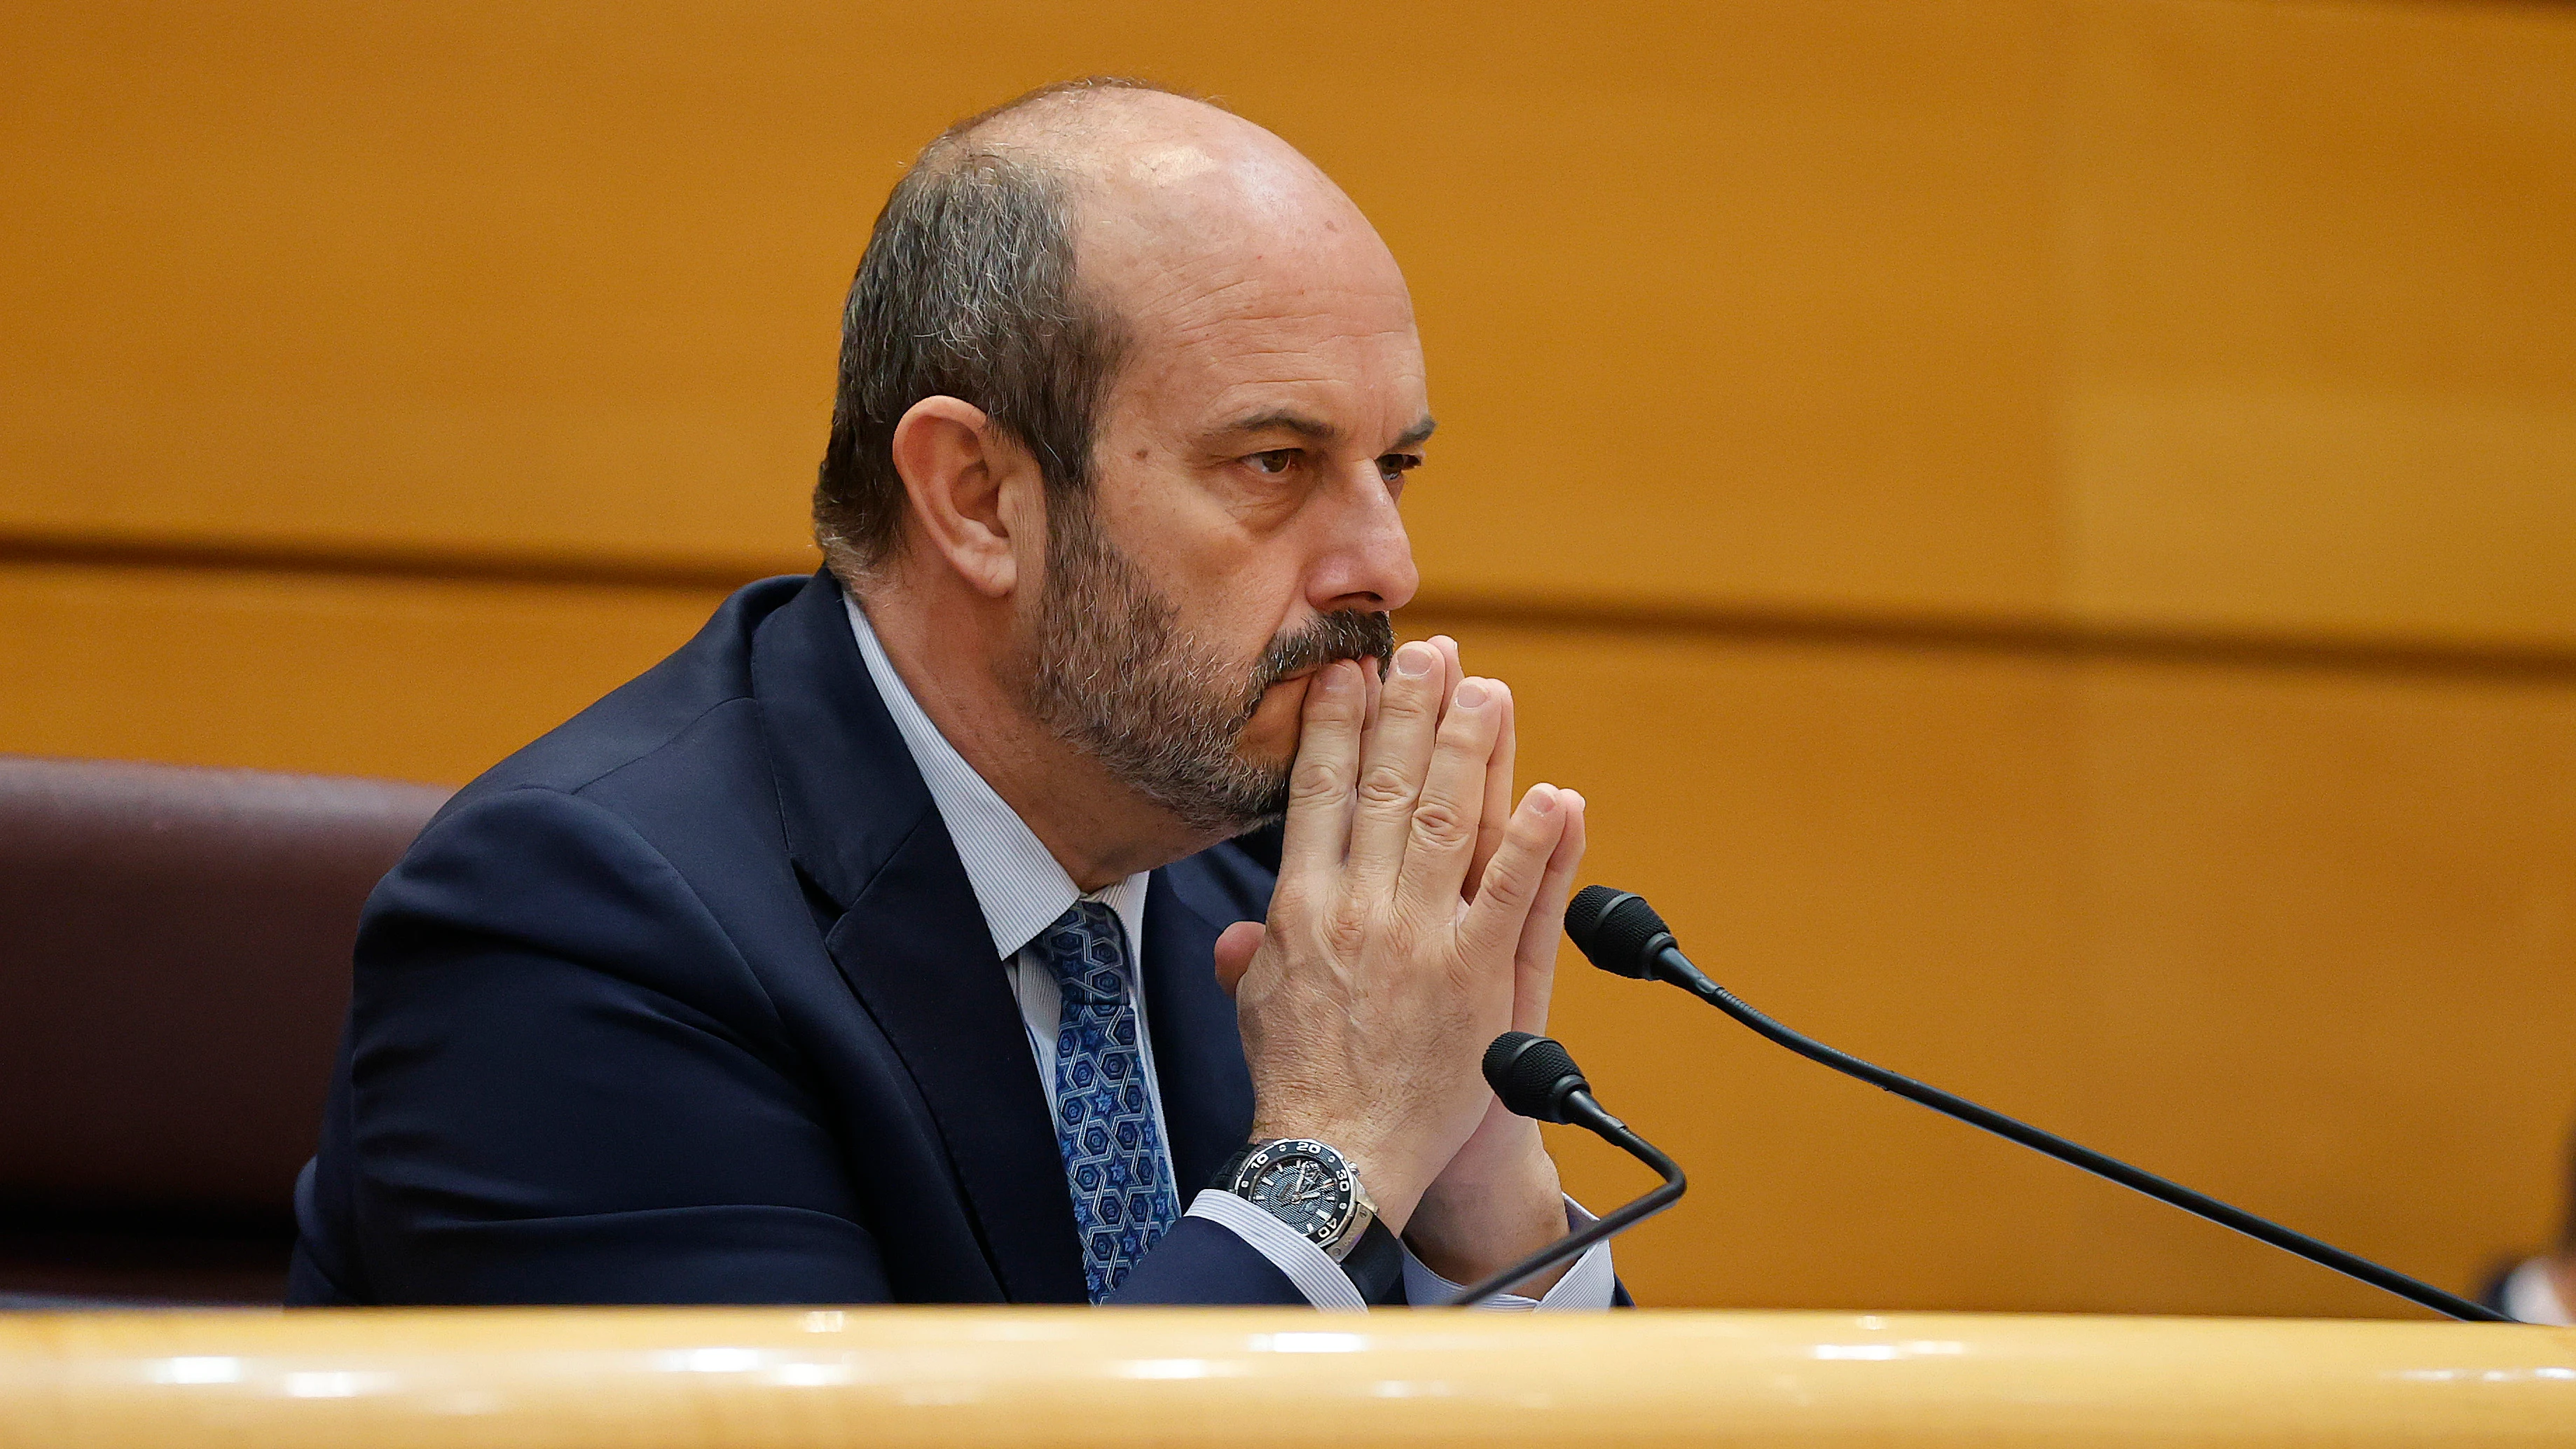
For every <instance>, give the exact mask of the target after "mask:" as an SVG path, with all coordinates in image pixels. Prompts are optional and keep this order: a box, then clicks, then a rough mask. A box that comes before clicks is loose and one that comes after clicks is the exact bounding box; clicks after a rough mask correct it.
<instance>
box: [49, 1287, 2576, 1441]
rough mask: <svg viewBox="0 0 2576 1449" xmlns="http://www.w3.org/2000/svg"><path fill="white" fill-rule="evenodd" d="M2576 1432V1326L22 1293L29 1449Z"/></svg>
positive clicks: (2308, 1437)
mask: <svg viewBox="0 0 2576 1449" xmlns="http://www.w3.org/2000/svg"><path fill="white" fill-rule="evenodd" d="M1505 1442H1519V1443H1528V1444H1536V1445H1551V1446H1557V1445H1562V1446H1575V1445H1581V1446H1590V1445H1679V1444H1727V1445H1752V1444H1795V1445H1812V1446H1830V1445H1844V1444H1850V1445H1862V1444H1866V1445H1871V1446H1879V1449H1892V1446H1913V1445H1922V1446H1934V1445H1942V1446H1947V1445H1959V1446H1965V1445H1978V1446H2013V1445H2039V1444H2052V1445H2054V1444H2070V1445H2071V1444H2081V1445H2095V1446H2098V1445H2110V1446H2118V1445H2149V1444H2153V1445H2159V1446H2169V1445H2185V1444H2226V1445H2256V1444H2261V1445H2286V1444H2332V1445H2338V1446H2349V1449H2366V1446H2375V1445H2396V1444H2442V1445H2506V1444H2512V1445H2542V1444H2548V1445H2557V1446H2565V1445H2569V1444H2576V1330H2568V1329H2550V1328H2529V1327H2522V1326H2518V1325H2515V1326H2497V1325H2477V1324H2442V1323H2382V1322H2367V1323H2365V1322H2321V1321H2282V1320H2257V1319H2179V1318H2094V1317H2074V1316H2064V1317H2059V1316H2041V1315H1981V1314H1899V1313H1890V1314H1884V1315H1858V1316H1855V1315H1851V1314H1826V1313H1682V1312H1640V1313H1619V1314H1609V1315H1590V1316H1575V1317H1547V1318H1534V1317H1506V1316H1499V1315H1481V1314H1479V1315H1469V1314H1453V1313H1382V1314H1377V1315H1374V1316H1371V1317H1368V1318H1358V1317H1326V1316H1321V1315H1316V1314H1287V1313H1276V1312H1234V1311H1198V1310H1191V1311H1128V1312H1085V1311H1082V1310H1039V1311H1028V1310H989V1309H988V1310H978V1309H876V1310H849V1311H819V1312H817V1311H806V1310H778V1309H769V1310H734V1309H722V1310H718V1309H699V1310H691V1309H646V1310H596V1311H588V1310H586V1311H547V1310H504V1311H492V1310H462V1309H456V1310H413V1311H401V1312H392V1311H378V1312H358V1313H294V1314H284V1313H273V1312H270V1313H261V1312H226V1313H214V1312H206V1313H183V1312H172V1313H120V1314H26V1315H0V1445H5V1446H10V1449H16V1446H21V1445H24V1446H36V1445H43V1446H47V1449H128V1446H143V1445H154V1446H159V1445H179V1444H185V1445H191V1446H206V1449H214V1446H236V1445H238V1446H254V1445H255V1446H259V1449H307V1446H313V1449H319V1446H332V1449H345V1446H357V1449H415V1446H422V1449H426V1446H448V1445H457V1446H464V1445H474V1446H491V1445H506V1446H525V1449H538V1446H544V1449H590V1446H603V1449H604V1446H612V1445H613V1446H620V1449H662V1446H669V1449H720V1446H721V1449H785V1446H807V1445H813V1446H822V1445H832V1446H849V1445H871V1446H876V1445H932V1444H937V1445H950V1446H984V1445H992V1446H1005V1445H1007V1446H1010V1449H1038V1446H1053V1445H1066V1446H1090V1445H1101V1446H1117V1449H1143V1446H1153V1445H1179V1444H1212V1443H1224V1444H1227V1445H1230V1446H1261V1445H1297V1446H1300V1449H1313V1446H1317V1445H1329V1446H1335V1449H1341V1446H1369V1445H1395V1444H1407V1445H1413V1444H1496V1443H1505Z"/></svg>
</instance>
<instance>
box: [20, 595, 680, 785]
mask: <svg viewBox="0 0 2576 1449" xmlns="http://www.w3.org/2000/svg"><path fill="white" fill-rule="evenodd" d="M722 597H723V596H722V593H721V592H720V591H712V590H684V589H660V588H632V587H624V588H621V587H615V586H582V587H573V586H565V585H560V584H509V583H488V582H472V581H445V580H421V579H367V578H337V577H329V576H323V577H304V576H294V575H286V576H279V575H274V574H262V573H257V572H251V571H246V570H202V571H195V570H190V571H181V570H173V569H158V568H96V567H73V566H63V565H30V564H15V565H10V564H0V681H5V682H6V683H5V687H0V749H7V750H11V751H15V752H21V753H27V754H49V755H73V756H106V757H109V758H126V759H146V760H174V761H179V762H182V763H188V764H208V765H237V766H248V767H251V768H255V769H269V770H315V771H321V772H325V773H331V774H348V775H383V776H390V777H392V778H395V779H403V780H423V781H428V782H431V783H434V784H446V785H461V784H463V783H465V782H466V781H467V780H470V779H472V778H473V777H474V776H476V775H478V774H481V773H482V772H483V771H484V770H485V769H486V768H488V767H489V766H491V765H492V764H493V763H494V762H496V761H498V760H499V759H500V758H501V757H502V756H503V755H506V754H508V753H509V752H510V751H512V750H514V749H517V748H518V747H519V746H520V745H523V744H525V743H527V742H528V741H529V740H532V739H534V738H536V737H537V736H538V735H539V734H541V733H543V732H545V731H546V730H548V729H551V728H553V727H554V726H555V725H557V724H560V723H562V722H563V721H564V720H565V719H567V718H569V717H570V716H571V715H572V714H573V713H574V712H575V711H577V710H579V709H580V708H581V707H582V706H584V705H586V704H588V703H590V702H591V701H592V700H594V699H597V698H598V697H599V696H600V695H602V694H605V693H607V692H608V691H609V690H611V689H614V688H616V687H617V686H618V685H619V684H621V683H624V682H625V681H626V680H628V679H630V678H632V677H634V676H635V675H637V674H640V673H642V672H643V671H644V670H645V669H647V668H649V667H651V665H652V664H653V662H654V661H655V660H657V659H660V658H661V657H662V656H663V655H665V654H668V653H669V652H671V651H672V650H673V649H676V648H678V647H679V646H680V645H681V644H683V643H685V642H687V640H688V638H689V636H690V635H691V634H694V633H696V632H697V629H698V626H699V625H700V624H702V623H704V622H705V621H706V617H707V615H708V613H709V612H711V611H712V610H713V609H714V607H715V605H716V603H717V601H718V600H719V599H721V598H722Z"/></svg>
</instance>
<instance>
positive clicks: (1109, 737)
mask: <svg viewBox="0 0 2576 1449" xmlns="http://www.w3.org/2000/svg"><path fill="white" fill-rule="evenodd" d="M1051 501H1052V500H1051ZM1065 503H1066V505H1067V506H1065V507H1063V508H1061V509H1053V510H1050V512H1052V513H1057V514H1060V515H1061V516H1062V518H1063V522H1062V524H1061V525H1060V526H1058V525H1056V524H1055V523H1054V522H1053V520H1050V527H1049V530H1048V537H1047V578H1046V586H1045V589H1044V590H1043V591H1042V592H1041V594H1040V595H1039V600H1038V619H1037V628H1036V630H1035V635H1036V637H1035V639H1034V640H1033V641H1032V644H1031V655H1032V657H1031V658H1030V660H1029V663H1028V667H1027V668H1026V669H1024V670H1023V671H1021V678H1022V680H1023V681H1024V682H1023V685H1022V690H1023V694H1024V697H1025V698H1026V700H1027V702H1028V706H1029V710H1030V712H1031V713H1032V714H1034V715H1035V716H1036V717H1037V719H1038V721H1039V722H1040V723H1041V724H1044V725H1045V726H1046V727H1047V728H1048V729H1049V730H1050V731H1052V732H1053V733H1054V735H1055V736H1056V738H1058V739H1060V740H1063V741H1065V742H1066V743H1067V744H1070V745H1072V746H1074V747H1075V748H1076V749H1079V750H1081V751H1083V752H1084V753H1085V754H1088V755H1090V756H1091V757H1092V758H1094V759H1096V760H1098V761H1100V763H1101V764H1102V765H1103V766H1104V767H1106V768H1107V769H1108V771H1109V773H1110V774H1111V775H1112V776H1113V777H1115V778H1116V779H1117V780H1118V781H1119V782H1120V783H1121V784H1123V785H1125V786H1127V787H1128V788H1129V789H1132V790H1134V791H1135V792H1137V793H1138V794H1140V795H1142V796H1144V797H1145V798H1146V799H1148V800H1151V801H1153V802H1154V803H1155V804H1157V805H1160V806H1161V807H1163V808H1164V809H1165V810H1168V811H1170V812H1171V813H1172V814H1173V815H1174V816H1176V817H1177V818H1178V819H1179V820H1180V821H1181V823H1182V824H1183V825H1184V826H1186V827H1188V828H1189V829H1191V830H1193V831H1195V832H1198V833H1200V834H1203V835H1206V836H1209V837H1211V838H1215V839H1224V838H1227V837H1230V836H1235V835H1240V834H1242V833H1243V832H1244V831H1247V830H1250V829H1252V828H1253V827H1254V826H1257V825H1261V824H1264V823H1266V822H1268V821H1271V820H1275V819H1277V818H1278V817H1279V816H1280V814H1281V813H1282V812H1284V811H1285V810H1286V809H1287V808H1288V777H1289V772H1290V769H1291V768H1292V766H1293V765H1294V764H1295V761H1294V760H1293V759H1288V760H1281V761H1278V762H1277V763H1275V764H1264V763H1261V762H1259V761H1255V760H1247V759H1245V758H1243V756H1242V755H1241V754H1240V753H1239V752H1238V750H1237V748H1236V742H1237V741H1238V740H1239V739H1240V737H1241V736H1242V734H1243V728H1244V726H1245V725H1247V724H1249V723H1251V720H1252V715H1253V711H1254V710H1255V709H1257V708H1259V707H1260V704H1261V696H1262V694H1263V692H1264V691H1266V690H1268V689H1269V688H1270V686H1272V685H1274V684H1276V683H1278V682H1279V681H1280V680H1282V679H1284V678H1286V677H1288V676H1290V675H1293V674H1298V673H1302V672H1304V671H1306V670H1310V669H1314V668H1317V667H1319V666H1321V665H1324V664H1327V663H1330V662H1332V661H1333V660H1336V659H1362V658H1373V659H1376V660H1377V661H1378V663H1379V667H1380V668H1381V669H1382V668H1384V666H1385V662H1386V660H1387V658H1388V657H1389V656H1390V655H1392V654H1393V653H1394V651H1395V625H1394V621H1393V620H1392V619H1390V618H1389V617H1388V616H1387V615H1385V614H1383V613H1362V612H1358V611H1355V610H1354V611H1345V612H1339V613H1332V614H1324V615H1320V616H1318V617H1317V618H1316V619H1314V620H1313V621H1312V622H1310V623H1309V624H1307V625H1306V627H1304V628H1302V629H1300V630H1298V631H1296V632H1295V633H1293V634H1283V635H1281V636H1280V637H1278V638H1276V639H1273V640H1272V641H1271V642H1270V646H1269V647H1268V648H1267V649H1265V650H1263V651H1262V655H1261V658H1260V659H1258V660H1256V661H1255V662H1254V663H1253V665H1252V667H1251V668H1250V670H1249V671H1247V670H1245V669H1244V667H1243V666H1241V665H1239V664H1232V663H1229V662H1228V661H1227V660H1225V659H1224V658H1223V657H1221V656H1220V655H1218V654H1217V653H1216V652H1215V651H1214V649H1212V648H1211V647H1209V646H1207V645H1205V644H1203V643H1202V642H1201V641H1200V640H1199V639H1198V638H1197V636H1195V635H1194V634H1192V633H1191V632H1189V631H1188V630H1186V629H1184V628H1182V627H1181V625H1180V611H1179V609H1178V608H1177V607H1175V606H1174V605H1173V604H1172V602H1171V601H1170V600H1168V599H1166V598H1164V597H1163V596H1162V595H1161V594H1160V593H1159V592H1157V591H1156V590H1155V588H1154V586H1153V583H1152V581H1151V580H1150V579H1148V578H1147V577H1146V576H1145V573H1144V571H1143V570H1141V569H1139V568H1137V567H1136V566H1135V565H1134V564H1133V563H1131V562H1129V561H1128V559H1127V558H1126V557H1125V556H1124V555H1122V554H1120V553H1119V552H1118V551H1117V549H1116V547H1115V546H1113V545H1112V544H1111V543H1110V542H1109V540H1108V539H1106V538H1104V537H1102V536H1101V534H1100V530H1099V527H1098V525H1097V523H1096V522H1095V521H1094V519H1093V518H1092V516H1091V510H1090V508H1089V507H1088V506H1087V503H1086V502H1085V501H1084V500H1065Z"/></svg>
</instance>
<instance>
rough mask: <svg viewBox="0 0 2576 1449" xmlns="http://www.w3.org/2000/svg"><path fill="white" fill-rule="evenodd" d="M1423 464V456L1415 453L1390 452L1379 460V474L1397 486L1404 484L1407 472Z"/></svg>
mask: <svg viewBox="0 0 2576 1449" xmlns="http://www.w3.org/2000/svg"><path fill="white" fill-rule="evenodd" d="M1421 466H1422V459H1421V456H1420V455H1418V454H1414V453H1389V454H1387V455H1386V456H1384V457H1382V458H1380V459H1378V460H1377V471H1378V475H1379V476H1380V477H1383V478H1384V479H1386V481H1387V482H1388V483H1389V484H1392V485H1396V486H1401V485H1402V484H1403V482H1404V475H1405V474H1407V473H1410V472H1412V471H1413V470H1414V469H1416V468H1419V467H1421Z"/></svg>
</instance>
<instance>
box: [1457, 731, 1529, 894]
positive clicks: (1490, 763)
mask: <svg viewBox="0 0 2576 1449" xmlns="http://www.w3.org/2000/svg"><path fill="white" fill-rule="evenodd" d="M1486 682H1487V683H1489V684H1491V685H1492V686H1493V687H1494V688H1495V689H1496V690H1499V691H1500V692H1501V694H1502V698H1501V701H1500V703H1501V706H1502V715H1501V719H1500V721H1499V726H1500V727H1499V728H1498V729H1497V730H1496V731H1495V734H1494V752H1493V754H1492V755H1491V756H1489V757H1487V759H1486V761H1485V809H1484V813H1483V814H1481V815H1479V816H1477V817H1476V858H1475V859H1474V860H1473V861H1471V862H1469V864H1468V866H1467V895H1468V898H1469V899H1471V900H1472V899H1474V898H1475V894H1476V883H1477V882H1478V881H1481V880H1483V879H1484V878H1485V862H1487V861H1489V860H1492V859H1493V858H1494V851H1495V850H1496V849H1497V848H1498V847H1500V846H1501V845H1502V843H1503V831H1504V830H1506V829H1508V828H1509V827H1510V825H1511V823H1512V751H1513V749H1514V747H1515V745H1516V744H1517V742H1518V739H1519V729H1520V724H1519V720H1518V714H1519V711H1518V710H1517V709H1516V708H1515V707H1514V705H1513V701H1512V691H1511V688H1510V687H1509V686H1508V685H1505V684H1504V683H1503V682H1502V681H1501V680H1488V681H1486Z"/></svg>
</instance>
